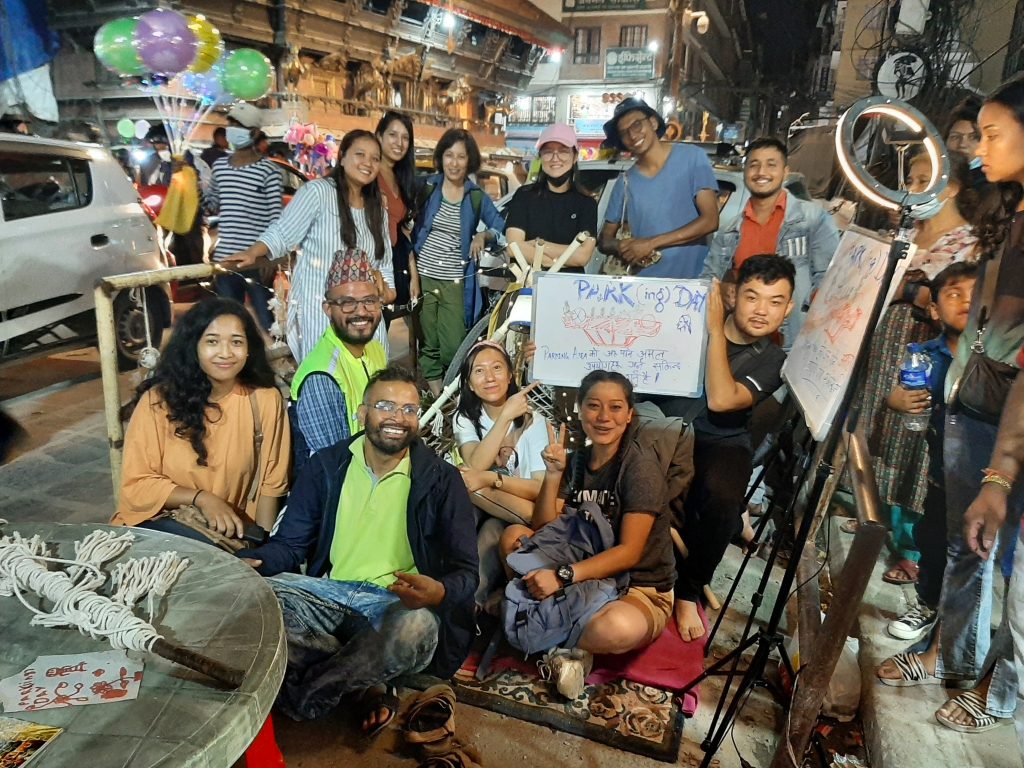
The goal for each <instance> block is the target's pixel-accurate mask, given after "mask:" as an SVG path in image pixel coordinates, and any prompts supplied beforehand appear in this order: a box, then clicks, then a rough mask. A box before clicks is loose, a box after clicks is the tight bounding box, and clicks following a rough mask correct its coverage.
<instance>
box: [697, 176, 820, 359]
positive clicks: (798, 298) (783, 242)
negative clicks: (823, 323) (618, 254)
mask: <svg viewBox="0 0 1024 768" xmlns="http://www.w3.org/2000/svg"><path fill="white" fill-rule="evenodd" d="M745 210H746V205H744V206H743V208H742V209H741V210H740V214H739V216H737V217H736V218H735V219H733V220H732V221H727V222H722V225H721V226H720V227H719V228H718V232H716V233H715V237H714V239H713V240H712V241H711V250H710V251H709V252H708V258H707V260H706V261H705V262H704V271H703V272H702V273H701V277H702V278H710V277H717V278H719V279H721V278H722V276H723V275H724V274H725V273H726V271H728V270H729V268H730V267H732V258H733V254H734V253H736V247H737V246H738V245H739V242H740V227H741V226H742V224H743V212H744V211H745ZM838 246H839V230H838V229H836V225H835V224H834V223H833V221H832V217H831V216H829V215H828V214H827V213H826V212H825V211H824V210H823V209H822V208H821V207H820V206H818V205H817V204H816V203H813V202H811V201H809V200H801V199H800V198H798V197H796V196H794V195H792V194H790V193H788V192H787V193H786V214H785V216H784V217H783V219H782V227H781V228H780V229H779V241H778V245H777V246H776V249H775V252H776V253H778V254H781V255H782V256H786V257H787V258H789V260H790V261H792V262H793V265H794V266H795V267H796V286H795V287H794V289H793V312H792V313H791V314H790V316H789V317H788V318H787V319H786V322H785V323H783V325H782V334H783V337H784V339H785V344H784V345H783V348H784V349H786V350H787V351H788V350H789V348H790V347H792V346H793V340H794V339H796V335H797V334H798V333H799V332H800V329H801V328H802V327H803V324H804V316H805V315H806V307H807V306H808V305H809V304H810V302H811V294H812V293H813V292H814V291H815V290H817V288H818V285H819V284H820V283H821V278H822V277H824V275H825V272H826V271H827V270H828V265H829V263H830V262H831V261H832V255H833V254H834V253H835V252H836V248H837V247H838Z"/></svg>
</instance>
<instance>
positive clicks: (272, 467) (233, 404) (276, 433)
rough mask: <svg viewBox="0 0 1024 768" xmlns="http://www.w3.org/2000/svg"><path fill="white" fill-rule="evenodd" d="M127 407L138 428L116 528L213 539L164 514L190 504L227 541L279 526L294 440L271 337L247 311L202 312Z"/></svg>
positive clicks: (230, 304)
mask: <svg viewBox="0 0 1024 768" xmlns="http://www.w3.org/2000/svg"><path fill="white" fill-rule="evenodd" d="M125 410H126V412H128V413H131V422H130V423H129V425H128V431H127V434H126V435H125V441H124V465H123V467H122V470H121V493H120V498H119V500H118V507H117V512H116V513H115V514H114V517H113V519H112V520H111V522H112V523H113V524H115V525H136V526H140V527H143V528H152V529H155V530H160V531H164V532H166V533H175V534H179V535H183V536H188V537H189V538H193V539H198V540H200V541H208V539H206V538H205V537H203V536H202V535H201V534H199V533H197V532H195V531H194V530H192V529H191V528H189V527H188V526H186V525H183V524H181V523H178V522H176V521H175V520H173V519H170V518H168V517H166V516H163V515H162V513H164V512H165V511H170V510H176V509H178V508H179V507H183V506H189V505H191V506H194V507H196V508H198V509H199V511H200V513H201V515H202V517H203V518H205V520H206V524H207V525H208V526H209V527H210V529H212V530H213V531H216V532H217V533H220V534H223V535H226V536H228V537H232V538H241V536H242V532H243V523H244V522H256V523H257V524H259V525H260V526H261V527H263V528H265V529H268V530H269V529H270V528H271V527H272V526H273V524H274V520H275V518H276V517H277V512H278V509H279V507H280V505H281V501H282V499H283V497H284V495H285V492H286V490H287V485H288V457H289V456H290V455H291V436H290V434H289V432H288V423H287V419H286V417H285V412H284V404H283V402H282V400H281V395H280V394H279V393H278V391H277V389H275V388H274V373H273V371H272V370H271V369H270V365H269V363H268V362H267V357H266V350H265V348H264V345H263V338H262V336H261V335H260V332H259V329H258V328H257V327H256V323H255V322H254V321H253V319H252V317H251V316H250V315H249V313H248V312H247V311H246V309H245V307H243V306H242V305H241V304H239V303H238V302H236V301H232V300H230V299H214V300H211V301H204V302H200V303H199V304H196V305H195V306H193V307H192V309H190V310H189V311H188V312H187V313H185V315H184V317H182V318H181V320H180V321H178V324H177V327H176V328H175V331H174V334H173V335H172V336H171V340H170V342H169V343H168V345H167V350H166V351H165V352H164V356H163V358H162V359H161V360H160V364H159V365H157V368H156V370H155V371H154V373H153V376H152V378H150V379H147V380H146V381H144V382H142V384H141V385H140V386H139V388H138V390H137V391H136V394H135V398H134V400H133V401H132V402H131V403H129V405H128V406H127V407H126V409H125ZM257 446H259V449H258V453H257ZM254 475H256V477H255V478H254Z"/></svg>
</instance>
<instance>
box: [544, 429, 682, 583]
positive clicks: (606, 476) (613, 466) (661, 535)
mask: <svg viewBox="0 0 1024 768" xmlns="http://www.w3.org/2000/svg"><path fill="white" fill-rule="evenodd" d="M577 462H582V464H577ZM589 463H590V448H589V447H587V448H584V449H583V453H582V455H577V454H576V453H572V454H570V455H569V458H568V462H567V464H566V470H565V472H563V473H562V483H561V485H560V486H559V489H558V498H560V499H564V500H565V501H566V503H568V504H570V505H573V506H575V505H578V504H580V503H581V502H583V501H593V502H595V503H596V504H597V505H598V506H599V507H601V510H602V511H603V512H604V515H605V517H607V518H608V520H609V521H610V522H611V524H612V528H613V529H614V530H615V539H616V541H618V539H619V536H620V531H621V526H622V518H623V516H624V515H626V514H629V513H633V512H639V513H643V514H649V515H654V527H653V528H651V532H650V534H649V535H648V537H647V543H646V544H645V545H644V551H643V554H642V555H641V556H640V560H639V562H637V564H636V565H635V566H634V567H633V569H632V570H630V572H629V583H630V585H631V586H635V587H654V588H656V589H657V590H658V591H659V592H667V591H669V590H670V589H672V585H673V584H674V583H675V573H676V571H675V556H674V555H673V552H672V538H671V535H670V534H669V525H670V520H669V510H668V505H667V499H666V498H665V497H666V495H667V490H666V487H665V477H664V476H663V475H662V473H661V469H660V467H659V466H658V462H657V461H656V460H655V459H654V457H653V456H651V455H650V454H648V453H646V452H645V451H644V450H643V449H642V448H640V446H639V445H637V444H636V443H632V444H631V445H630V446H629V449H628V450H626V452H625V455H624V456H623V458H622V460H621V463H620V462H619V461H617V460H615V459H613V460H612V461H609V462H608V463H607V464H605V465H604V466H602V467H600V468H598V469H596V470H594V471H591V470H590V468H589ZM577 467H579V470H577ZM577 471H581V473H582V476H583V477H582V482H581V483H580V486H581V487H578V488H577V487H574V486H573V476H574V474H576V473H577Z"/></svg>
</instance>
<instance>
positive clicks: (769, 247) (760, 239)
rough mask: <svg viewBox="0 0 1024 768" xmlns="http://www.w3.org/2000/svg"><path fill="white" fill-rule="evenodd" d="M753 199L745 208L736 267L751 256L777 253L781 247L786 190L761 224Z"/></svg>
mask: <svg viewBox="0 0 1024 768" xmlns="http://www.w3.org/2000/svg"><path fill="white" fill-rule="evenodd" d="M752 203H753V201H752V200H748V201H747V204H746V205H745V206H744V208H743V223H742V224H740V242H739V244H738V245H737V246H736V253H735V254H733V257H732V265H733V267H735V268H736V269H739V268H740V267H741V266H743V262H744V261H746V260H747V259H749V258H750V257H751V256H757V255H758V254H762V253H775V252H776V251H777V249H778V247H779V231H780V230H781V229H782V220H783V219H784V218H785V217H786V190H782V192H780V193H779V197H778V199H777V200H776V201H775V207H774V208H773V209H772V213H771V216H769V217H768V221H767V222H765V223H764V224H761V223H760V222H759V221H758V220H757V218H756V217H755V216H754V207H753V205H752Z"/></svg>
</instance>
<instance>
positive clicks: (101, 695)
mask: <svg viewBox="0 0 1024 768" xmlns="http://www.w3.org/2000/svg"><path fill="white" fill-rule="evenodd" d="M143 666H144V665H143V663H142V662H141V661H134V660H132V659H129V658H128V654H126V653H125V652H124V651H100V652H98V653H77V654H66V655H63V656H40V657H39V658H37V659H36V660H35V661H34V662H32V663H31V664H30V665H29V666H27V667H25V669H23V670H21V672H18V673H17V674H16V675H12V676H11V677H7V678H4V679H3V680H0V706H2V708H3V711H4V712H36V711H38V710H41V709H55V708H57V707H76V706H82V705H85V704H103V703H107V702H111V701H128V700H130V699H134V698H136V697H138V695H139V686H140V684H141V683H142V670H143Z"/></svg>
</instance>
